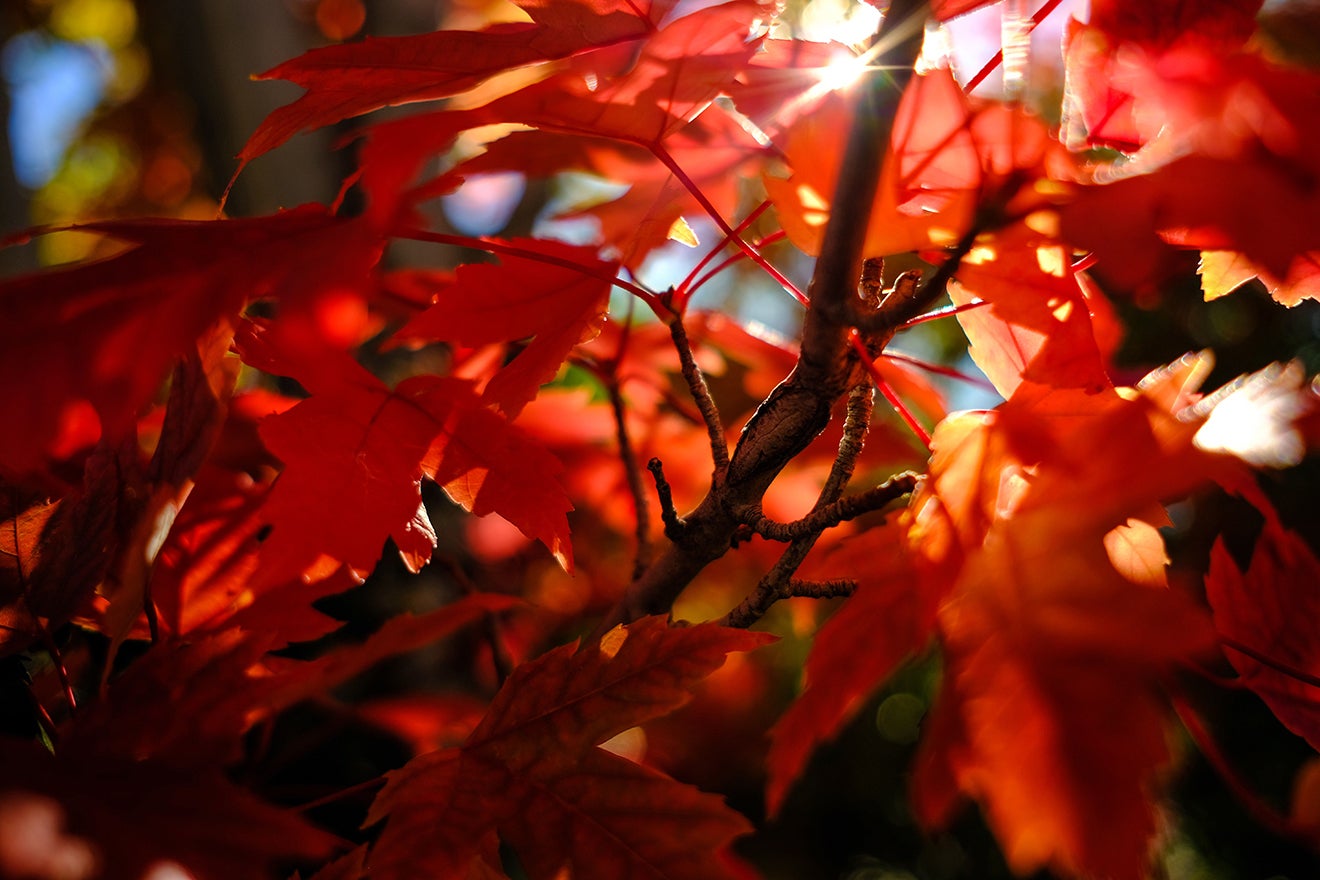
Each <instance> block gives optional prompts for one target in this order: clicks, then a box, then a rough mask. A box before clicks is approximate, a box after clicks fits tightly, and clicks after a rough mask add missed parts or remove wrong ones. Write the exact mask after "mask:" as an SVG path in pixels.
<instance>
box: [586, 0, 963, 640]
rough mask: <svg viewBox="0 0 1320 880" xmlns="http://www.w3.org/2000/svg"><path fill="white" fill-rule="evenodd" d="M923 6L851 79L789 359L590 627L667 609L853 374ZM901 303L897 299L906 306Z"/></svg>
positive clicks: (908, 1) (823, 419)
mask: <svg viewBox="0 0 1320 880" xmlns="http://www.w3.org/2000/svg"><path fill="white" fill-rule="evenodd" d="M925 14H926V4H925V3H924V2H915V0H895V2H893V3H892V4H891V6H890V9H889V12H888V14H887V15H886V16H885V23H884V25H883V26H882V28H881V31H880V33H878V34H877V36H876V44H877V45H883V46H885V47H887V48H886V51H884V52H883V54H881V55H880V56H879V57H878V58H876V59H875V60H874V64H875V65H876V67H884V68H885V70H884V71H880V70H875V69H873V70H870V71H868V74H867V76H866V77H865V78H864V79H863V80H862V81H861V82H859V84H858V86H857V98H856V100H857V108H858V109H857V113H856V114H855V119H854V124H853V130H852V132H851V134H850V136H849V139H848V143H847V146H846V148H845V151H844V158H843V163H842V168H841V171H840V174H839V182H838V185H837V187H836V191H835V193H834V200H833V202H832V203H831V210H830V219H829V222H828V224H827V226H826V229H825V236H824V241H823V243H822V246H821V253H820V257H819V258H818V259H817V262H816V268H815V273H814V274H813V276H812V279H811V284H810V286H809V287H808V289H807V292H808V298H809V299H810V301H811V303H810V306H809V308H808V309H807V313H806V317H805V319H804V323H803V329H802V345H801V351H800V354H799V356H798V362H797V364H796V366H795V367H794V368H793V371H792V372H791V373H790V374H789V376H788V378H786V379H785V380H784V381H783V382H782V383H780V385H779V386H778V387H777V388H775V390H774V391H773V392H771V394H770V396H769V397H767V398H766V399H765V401H764V402H762V404H761V405H760V407H759V408H758V409H757V411H756V412H755V413H754V414H753V416H752V417H751V419H750V420H748V422H747V425H746V426H745V427H744V428H743V431H742V435H741V436H740V437H739V440H738V444H737V446H736V447H735V449H734V451H733V454H732V455H731V456H730V458H729V460H728V464H727V467H725V468H721V467H720V464H721V463H720V462H718V461H717V462H716V473H715V479H714V480H713V481H712V485H711V489H710V491H709V493H707V495H706V497H705V498H704V499H703V500H702V502H701V503H700V504H699V505H698V506H697V507H696V509H695V510H693V511H692V512H690V513H688V514H687V515H686V516H684V517H683V519H682V526H681V529H675V530H674V535H673V536H672V538H671V543H670V545H669V547H667V548H666V549H665V550H664V551H663V552H662V553H660V554H659V556H658V557H657V558H656V559H655V561H654V562H653V563H652V564H651V565H650V566H649V567H648V568H647V569H646V570H645V571H644V572H643V573H642V575H641V577H639V578H638V579H636V580H635V581H634V582H633V583H632V584H631V585H630V586H629V588H628V589H627V591H626V592H625V594H624V596H623V598H622V599H621V600H620V601H619V603H618V604H617V605H616V606H615V608H614V609H613V610H612V611H611V613H610V614H609V615H608V616H607V617H606V619H605V620H604V621H603V622H602V624H601V626H600V628H599V629H598V630H597V635H600V634H602V633H604V632H606V631H608V630H609V629H610V628H612V627H613V626H615V625H616V624H620V623H627V622H630V621H632V620H636V619H637V618H639V617H642V616H645V615H648V614H660V613H665V612H667V611H669V609H670V607H671V606H672V605H673V603H674V600H675V599H677V598H678V595H679V593H681V592H682V591H683V589H684V588H685V587H686V586H687V585H688V584H689V583H690V582H691V581H692V579H693V578H695V577H696V576H697V574H699V573H700V572H701V570H702V569H704V568H705V567H706V566H707V565H709V564H710V563H712V562H714V561H715V560H716V559H719V558H720V557H721V556H723V555H724V554H725V553H726V552H728V550H729V548H730V547H731V546H732V544H733V541H734V537H735V535H736V534H737V533H738V530H739V528H740V527H741V526H743V525H744V524H745V523H747V522H751V521H753V520H754V519H755V517H756V516H757V515H759V511H760V506H761V499H762V497H763V496H764V494H765V492H766V489H768V488H769V486H770V484H771V483H772V482H773V481H774V479H775V477H777V476H778V475H779V473H780V471H782V470H783V468H784V467H785V465H787V464H788V463H789V462H790V461H792V460H793V458H795V457H796V456H797V455H799V454H800V453H801V452H802V451H803V450H805V449H806V448H807V446H808V445H809V444H810V443H811V442H812V440H814V439H815V438H816V437H817V435H819V434H820V433H821V431H823V430H824V429H825V427H826V425H828V424H829V421H830V413H831V410H832V409H833V407H834V404H835V403H836V402H837V401H838V400H839V398H840V397H842V396H843V395H844V394H845V393H846V392H847V391H848V390H849V388H851V387H852V386H853V385H855V384H856V382H857V380H858V375H857V373H858V364H857V358H856V355H855V354H853V352H852V349H851V346H850V345H849V342H848V334H849V332H850V328H851V326H852V325H851V324H850V323H849V322H850V321H851V320H853V319H854V316H855V315H856V314H857V313H858V311H859V310H858V308H857V305H858V304H860V301H859V300H858V297H857V287H858V279H859V277H860V274H861V266H862V258H863V256H865V255H864V254H863V253H862V249H863V244H864V241H865V236H866V226H867V222H868V220H869V218H870V213H871V205H872V203H873V202H874V199H875V190H876V186H877V183H878V181H879V179H880V165H881V162H882V160H883V158H884V154H885V151H886V147H887V145H888V140H889V132H890V126H891V124H892V120H893V116H894V111H895V108H896V107H897V105H898V99H899V96H900V95H901V94H902V91H903V88H904V86H905V85H906V84H907V81H908V79H909V78H910V76H911V71H912V66H913V64H914V63H915V62H916V59H917V55H918V53H919V51H920V48H921V38H922V33H923V29H924V28H923V25H924V22H925ZM941 289H942V288H941ZM909 303H910V301H908V302H905V303H904V305H905V306H906V307H907V308H910V307H911V306H910V304H909ZM883 311H884V308H883V307H882V308H881V312H883ZM909 317H910V316H909ZM675 320H681V319H675ZM904 320H905V319H904ZM901 322H902V321H901V320H896V321H894V322H893V324H892V326H894V327H897V326H898V324H900V323H901ZM675 339H676V341H678V336H677V335H676V337H675ZM886 341H887V340H886ZM699 404H700V401H699ZM721 471H722V473H721Z"/></svg>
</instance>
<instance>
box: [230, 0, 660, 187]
mask: <svg viewBox="0 0 1320 880" xmlns="http://www.w3.org/2000/svg"><path fill="white" fill-rule="evenodd" d="M517 5H518V6H519V7H520V8H521V9H522V10H523V11H524V12H526V13H527V14H528V15H529V16H530V17H531V19H532V21H531V22H507V23H500V24H494V25H491V26H490V27H487V28H485V29H484V30H481V31H437V32H436V33H431V34H419V35H416V36H408V37H389V38H383V39H382V38H371V37H368V38H367V39H366V40H364V41H363V42H361V43H346V44H342V45H338V46H328V47H325V48H322V49H314V50H312V51H311V52H308V53H307V54H305V55H302V56H300V57H298V58H295V59H293V60H292V61H286V62H284V63H283V64H281V65H279V66H277V67H275V68H272V69H271V70H268V71H266V72H265V73H263V74H261V76H259V77H258V79H284V80H289V81H291V82H295V83H297V84H298V85H300V86H302V87H304V88H305V89H307V94H305V95H303V96H302V97H301V98H299V99H298V100H297V101H295V102H294V103H292V104H289V105H288V106H285V107H281V108H279V109H277V110H275V111H274V112H272V113H271V114H270V115H269V116H267V117H266V119H265V120H264V121H263V122H262V123H261V125H260V126H259V127H258V128H257V130H256V131H255V132H254V133H253V134H252V137H251V138H249V139H248V142H247V143H246V144H245V145H244V146H243V149H242V151H241V152H240V153H239V158H240V159H241V160H242V162H243V163H244V164H246V163H247V162H250V161H251V160H252V159H255V158H256V157H258V156H260V155H262V154H263V153H267V152H269V151H270V150H273V149H274V148H275V147H277V146H279V145H280V144H282V143H284V142H285V141H286V140H288V139H289V138H290V137H292V136H293V135H295V134H297V133H298V132H300V131H306V130H311V129H316V128H321V127H323V126H326V125H332V124H334V123H336V122H340V121H342V120H344V119H348V118H350V117H353V116H359V115H361V114H363V113H369V112H371V111H372V110H378V109H380V108H382V107H388V106H392V105H396V104H406V103H411V102H415V101H433V100H437V99H440V98H447V97H449V96H451V95H456V94H458V93H459V92H462V91H466V90H467V89H469V88H471V87H473V86H475V85H477V84H478V83H480V82H481V81H482V80H484V79H486V78H488V77H490V76H493V75H494V74H496V73H500V72H502V71H505V70H509V69H512V68H516V67H522V66H525V65H529V64H536V63H538V62H544V61H551V60H554V59H560V58H566V57H569V56H571V55H573V54H575V53H577V52H582V51H587V50H590V49H594V48H598V47H602V46H616V45H622V46H623V47H624V48H625V51H628V49H627V47H628V46H629V45H630V44H632V43H635V42H637V41H639V40H643V39H645V38H646V37H648V36H649V35H650V34H652V33H654V32H655V30H656V28H657V27H658V26H659V25H660V23H661V20H662V19H663V18H664V16H665V15H666V14H667V13H668V12H669V11H670V10H671V9H672V7H673V6H674V4H673V3H672V2H657V3H653V4H649V5H648V8H647V10H646V11H645V12H642V11H641V10H639V9H638V6H637V4H633V3H626V2H611V0H553V2H547V0H521V2H519V3H518V4H517Z"/></svg>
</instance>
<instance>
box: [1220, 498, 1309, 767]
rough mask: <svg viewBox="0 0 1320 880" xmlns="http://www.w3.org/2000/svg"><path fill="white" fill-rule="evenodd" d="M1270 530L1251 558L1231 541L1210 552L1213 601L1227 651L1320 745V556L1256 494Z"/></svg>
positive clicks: (1281, 714)
mask: <svg viewBox="0 0 1320 880" xmlns="http://www.w3.org/2000/svg"><path fill="white" fill-rule="evenodd" d="M1251 500H1252V502H1253V503H1254V504H1256V505H1258V506H1260V507H1261V510H1262V512H1263V513H1264V514H1265V527H1264V530H1263V531H1262V532H1261V534H1260V536H1259V537H1258V538H1257V539H1256V541H1255V544H1254V545H1253V546H1252V547H1251V553H1250V560H1249V562H1247V563H1245V564H1244V563H1240V562H1238V561H1236V560H1235V559H1234V557H1233V555H1232V554H1231V553H1230V552H1229V550H1228V548H1227V546H1226V545H1225V543H1224V541H1223V539H1220V540H1219V541H1218V542H1217V543H1216V544H1215V548H1214V550H1213V552H1212V553H1211V556H1210V571H1209V573H1208V574H1207V575H1206V579H1205V592H1206V599H1207V600H1208V601H1209V602H1210V607H1211V608H1212V609H1213V610H1214V619H1215V628H1216V629H1217V630H1219V634H1220V638H1221V639H1222V641H1223V644H1224V655H1225V656H1226V657H1227V658H1228V660H1229V662H1230V663H1232V664H1233V668H1234V669H1236V670H1237V671H1238V674H1239V675H1240V676H1241V677H1242V681H1243V682H1244V683H1245V684H1246V686H1247V687H1249V688H1251V689H1252V690H1253V691H1255V692H1256V694H1257V695H1259V696H1260V698H1261V699H1262V700H1264V701H1265V704H1266V705H1267V706H1269V707H1270V710H1271V711H1272V712H1274V714H1275V715H1276V716H1277V717H1278V718H1279V720H1280V721H1282V722H1283V723H1284V725H1285V726H1287V728H1288V729H1289V730H1291V731H1292V732H1293V733H1295V734H1297V735H1298V736H1301V737H1304V738H1305V739H1306V741H1307V742H1309V743H1310V744H1311V746H1312V748H1320V642H1318V641H1317V639H1316V621H1317V620H1320V615H1318V614H1317V606H1320V589H1317V585H1318V584H1320V560H1318V559H1317V558H1316V556H1315V553H1314V551H1313V550H1312V549H1311V548H1310V547H1309V546H1308V545H1307V543H1306V542H1305V541H1304V540H1303V539H1302V537H1301V536H1300V535H1298V534H1297V533H1296V532H1294V531H1292V530H1290V529H1288V528H1286V527H1285V526H1284V525H1283V523H1282V522H1280V520H1279V517H1278V514H1277V513H1275V512H1274V510H1273V509H1272V508H1271V507H1269V506H1268V502H1263V499H1262V498H1261V497H1260V493H1258V492H1257V493H1253V497H1252V499H1251Z"/></svg>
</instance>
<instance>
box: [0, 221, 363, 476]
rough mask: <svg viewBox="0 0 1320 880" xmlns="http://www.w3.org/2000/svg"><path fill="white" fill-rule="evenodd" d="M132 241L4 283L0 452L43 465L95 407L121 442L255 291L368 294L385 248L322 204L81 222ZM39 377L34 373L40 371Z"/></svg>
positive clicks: (287, 297)
mask: <svg viewBox="0 0 1320 880" xmlns="http://www.w3.org/2000/svg"><path fill="white" fill-rule="evenodd" d="M78 228H80V229H84V230H86V231H88V232H94V233H100V234H103V235H106V236H109V237H111V238H113V239H116V240H118V241H121V242H123V243H125V244H126V245H127V249H126V250H123V251H121V252H119V253H117V254H115V255H114V256H111V257H108V258H105V259H102V260H97V261H94V262H90V263H84V264H79V265H75V266H72V267H65V268H59V269H53V270H49V271H45V272H38V273H35V274H32V275H27V276H23V277H20V278H15V279H12V280H9V281H5V282H3V283H0V311H3V312H4V314H5V321H4V323H3V325H0V422H3V423H4V424H11V425H17V424H22V425H23V426H24V429H23V430H22V431H5V432H2V433H0V461H3V462H4V465H3V467H4V468H5V469H6V470H9V471H11V472H17V473H21V472H23V471H25V470H29V469H34V468H37V467H39V466H40V465H41V464H42V463H43V462H44V461H45V459H46V458H47V456H48V455H49V454H50V450H51V447H52V444H53V442H54V441H56V440H57V438H59V437H60V436H61V432H62V430H63V428H64V425H65V423H66V420H69V419H70V418H72V417H74V416H75V415H76V413H77V408H78V407H79V406H80V405H85V402H90V404H91V405H92V406H94V407H95V408H96V411H97V413H98V415H99V416H100V420H101V425H102V428H103V431H104V433H105V434H106V435H108V436H109V437H111V438H115V439H117V438H119V437H122V436H123V433H124V432H125V431H126V430H127V429H128V428H129V427H130V426H131V425H132V423H133V420H134V419H135V418H136V417H137V416H138V410H139V409H140V408H141V407H142V406H143V405H144V404H145V403H146V402H147V401H148V399H149V398H150V397H151V395H152V394H153V393H154V392H155V391H156V389H157V388H158V387H159V385H160V383H161V382H162V381H163V380H164V378H165V375H166V373H167V371H168V369H169V367H170V365H171V363H172V362H173V361H174V359H175V358H177V357H180V356H182V355H183V354H184V353H185V352H187V351H188V350H189V349H190V348H191V347H192V346H193V345H194V341H195V340H197V339H198V338H199V337H201V336H202V335H203V334H204V333H205V332H206V331H207V330H208V329H209V328H211V327H212V326H213V325H214V324H215V323H216V322H217V321H219V320H221V319H224V318H227V317H232V316H233V315H235V314H236V313H237V312H238V311H239V309H241V308H242V307H243V306H244V304H246V303H247V302H250V301H252V300H256V299H261V298H265V297H270V296H279V297H281V298H282V299H283V300H284V301H285V302H293V303H295V304H296V303H299V302H301V303H303V304H304V306H305V304H306V303H308V302H309V301H311V300H314V299H316V298H318V297H320V296H322V295H324V294H327V293H331V292H342V291H349V292H353V293H359V294H361V293H363V292H365V291H366V290H368V289H369V286H368V282H367V278H368V273H369V272H370V270H371V269H372V267H373V266H374V265H375V264H376V261H377V260H378V259H379V258H380V253H381V250H382V248H383V243H382V242H381V241H380V240H379V239H377V238H375V237H374V236H372V235H371V234H370V233H369V232H368V231H367V229H366V227H365V226H364V225H363V224H362V223H361V222H359V221H347V220H341V219H339V218H336V217H333V216H331V215H330V214H329V213H328V212H327V211H326V209H325V208H323V207H321V206H320V205H305V206H303V207H301V208H298V209H295V210H292V211H286V212H284V213H281V214H275V215H272V216H268V217H256V218H252V219H244V220H221V221H184V220H136V221H116V222H105V223H93V224H88V225H86V226H81V227H78ZM34 377H37V378H35V379H34Z"/></svg>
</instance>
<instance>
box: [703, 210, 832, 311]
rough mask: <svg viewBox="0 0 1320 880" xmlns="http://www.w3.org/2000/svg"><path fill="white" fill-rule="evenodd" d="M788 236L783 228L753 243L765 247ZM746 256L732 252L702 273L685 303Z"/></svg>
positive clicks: (758, 246)
mask: <svg viewBox="0 0 1320 880" xmlns="http://www.w3.org/2000/svg"><path fill="white" fill-rule="evenodd" d="M787 237H788V233H786V232H784V231H783V230H782V229H781V230H779V231H778V232H772V233H770V234H769V235H767V236H766V237H765V238H762V239H759V240H758V241H757V242H756V244H754V245H753V247H756V248H761V247H765V246H766V245H768V244H774V243H775V242H777V241H781V240H783V239H785V238H787ZM746 256H747V255H746V254H744V253H741V252H739V253H736V254H730V255H729V256H728V257H725V258H724V259H723V260H720V262H719V263H718V264H717V265H716V266H715V267H714V268H712V269H711V270H710V271H709V272H707V273H706V274H705V275H702V276H701V278H699V279H698V280H697V282H696V283H695V284H693V285H692V286H691V287H690V288H688V291H687V295H686V296H685V297H684V303H685V304H686V302H687V300H690V299H692V297H693V295H694V294H696V292H697V291H698V290H700V289H701V288H702V287H703V286H705V285H706V284H707V283H708V282H710V281H711V280H712V279H714V278H715V276H716V275H719V274H720V273H721V272H723V271H724V270H725V269H727V268H729V267H730V266H732V265H733V264H734V263H736V262H738V261H739V260H742V259H745V258H746ZM802 304H803V305H806V303H802Z"/></svg>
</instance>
